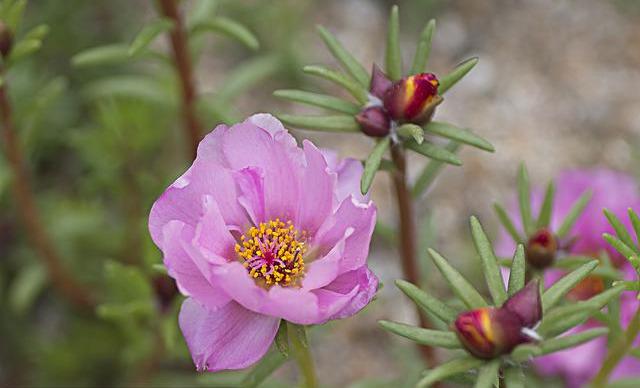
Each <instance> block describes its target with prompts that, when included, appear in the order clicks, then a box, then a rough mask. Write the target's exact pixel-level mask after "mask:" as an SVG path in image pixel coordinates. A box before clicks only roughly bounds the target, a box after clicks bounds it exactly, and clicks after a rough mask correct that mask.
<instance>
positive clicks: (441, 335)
mask: <svg viewBox="0 0 640 388" xmlns="http://www.w3.org/2000/svg"><path fill="white" fill-rule="evenodd" d="M378 323H379V324H380V326H382V328H383V329H385V330H387V331H390V332H392V333H394V334H397V335H399V336H402V337H405V338H408V339H410V340H412V341H414V342H417V343H419V344H422V345H429V346H434V347H439V348H446V349H458V348H461V347H462V344H460V341H458V337H456V335H455V333H453V332H451V331H442V330H430V329H423V328H421V327H414V326H410V325H406V324H404V323H397V322H390V321H378Z"/></svg>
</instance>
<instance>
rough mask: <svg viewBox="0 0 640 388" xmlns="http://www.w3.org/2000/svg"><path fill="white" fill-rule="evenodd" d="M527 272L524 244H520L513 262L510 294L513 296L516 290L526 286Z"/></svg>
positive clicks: (510, 273)
mask: <svg viewBox="0 0 640 388" xmlns="http://www.w3.org/2000/svg"><path fill="white" fill-rule="evenodd" d="M525 273H526V262H525V257H524V246H523V245H522V244H518V247H517V248H516V252H515V254H514V255H513V261H512V262H511V271H510V272H509V290H508V294H509V296H513V294H515V293H516V292H518V291H520V290H521V289H522V287H524V281H525Z"/></svg>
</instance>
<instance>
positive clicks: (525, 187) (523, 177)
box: [518, 163, 535, 236]
mask: <svg viewBox="0 0 640 388" xmlns="http://www.w3.org/2000/svg"><path fill="white" fill-rule="evenodd" d="M518 204H519V205H520V217H521V218H522V225H523V228H524V233H525V234H526V235H527V236H531V235H532V234H533V233H534V232H535V231H534V230H533V219H532V218H531V189H530V187H529V174H528V173H527V167H526V166H525V165H524V163H521V164H520V168H519V169H518Z"/></svg>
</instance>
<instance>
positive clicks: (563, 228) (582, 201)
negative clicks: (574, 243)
mask: <svg viewBox="0 0 640 388" xmlns="http://www.w3.org/2000/svg"><path fill="white" fill-rule="evenodd" d="M590 199H591V191H586V192H584V193H583V194H582V195H581V196H580V198H578V200H576V202H574V204H573V205H572V206H571V209H569V213H567V216H566V217H565V219H564V221H562V224H560V227H559V228H558V230H557V232H556V234H557V235H558V237H565V236H566V235H567V233H569V231H570V230H571V228H572V227H573V224H574V223H575V222H576V220H577V219H578V217H580V214H582V211H583V210H584V208H585V207H586V206H587V204H588V203H589V200H590Z"/></svg>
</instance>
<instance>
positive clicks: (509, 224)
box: [493, 202, 525, 243]
mask: <svg viewBox="0 0 640 388" xmlns="http://www.w3.org/2000/svg"><path fill="white" fill-rule="evenodd" d="M493 209H494V210H495V212H496V215H497V216H498V220H499V221H500V223H501V224H502V226H503V227H504V229H505V230H506V231H507V233H509V235H511V238H512V239H513V241H515V242H519V243H522V242H524V241H525V239H524V237H522V235H520V232H518V230H517V229H516V226H515V225H514V224H513V221H511V218H510V217H509V214H508V213H507V211H506V210H505V209H504V207H502V205H500V204H499V203H497V202H496V203H494V204H493Z"/></svg>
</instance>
